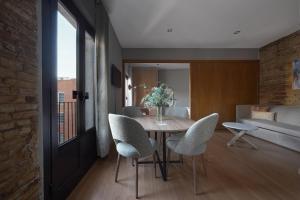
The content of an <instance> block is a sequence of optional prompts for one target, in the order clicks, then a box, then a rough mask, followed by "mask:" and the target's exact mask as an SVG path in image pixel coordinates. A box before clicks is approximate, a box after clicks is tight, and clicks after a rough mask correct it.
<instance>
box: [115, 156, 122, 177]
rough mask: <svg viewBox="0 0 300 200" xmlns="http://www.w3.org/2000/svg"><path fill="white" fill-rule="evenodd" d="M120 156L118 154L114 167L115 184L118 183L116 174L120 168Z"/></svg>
mask: <svg viewBox="0 0 300 200" xmlns="http://www.w3.org/2000/svg"><path fill="white" fill-rule="evenodd" d="M120 157H121V156H120V154H118V159H117V166H116V173H115V182H118V174H119V167H120Z"/></svg>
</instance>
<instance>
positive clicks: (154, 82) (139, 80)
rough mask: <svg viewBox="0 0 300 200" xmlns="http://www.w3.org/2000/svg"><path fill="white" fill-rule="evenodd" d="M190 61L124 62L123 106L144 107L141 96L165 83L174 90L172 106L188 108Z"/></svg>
mask: <svg viewBox="0 0 300 200" xmlns="http://www.w3.org/2000/svg"><path fill="white" fill-rule="evenodd" d="M189 71H190V63H124V76H125V77H124V102H123V103H124V106H138V107H144V105H143V103H142V98H143V97H144V96H145V95H146V94H148V93H149V92H150V91H151V89H152V88H153V87H156V86H159V85H160V84H166V85H167V86H168V87H169V88H171V89H172V90H173V91H174V103H173V106H178V107H186V108H188V110H190V88H189V83H190V74H189V73H190V72H189Z"/></svg>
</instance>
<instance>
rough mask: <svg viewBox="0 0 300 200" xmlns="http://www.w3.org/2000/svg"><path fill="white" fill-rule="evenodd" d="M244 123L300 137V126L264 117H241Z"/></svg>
mask: <svg viewBox="0 0 300 200" xmlns="http://www.w3.org/2000/svg"><path fill="white" fill-rule="evenodd" d="M241 122H242V123H245V124H251V125H253V126H256V127H258V128H263V129H268V130H272V131H276V132H279V133H284V134H287V135H291V136H294V137H300V126H295V125H291V124H286V123H281V122H274V121H269V120H264V119H241Z"/></svg>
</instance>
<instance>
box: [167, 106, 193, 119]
mask: <svg viewBox="0 0 300 200" xmlns="http://www.w3.org/2000/svg"><path fill="white" fill-rule="evenodd" d="M165 114H166V115H167V116H174V117H180V118H189V112H188V109H187V108H186V107H173V106H172V107H167V108H166V112H165Z"/></svg>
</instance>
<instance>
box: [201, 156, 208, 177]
mask: <svg viewBox="0 0 300 200" xmlns="http://www.w3.org/2000/svg"><path fill="white" fill-rule="evenodd" d="M201 162H202V167H203V170H204V175H205V176H207V167H206V160H205V157H204V154H201Z"/></svg>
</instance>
